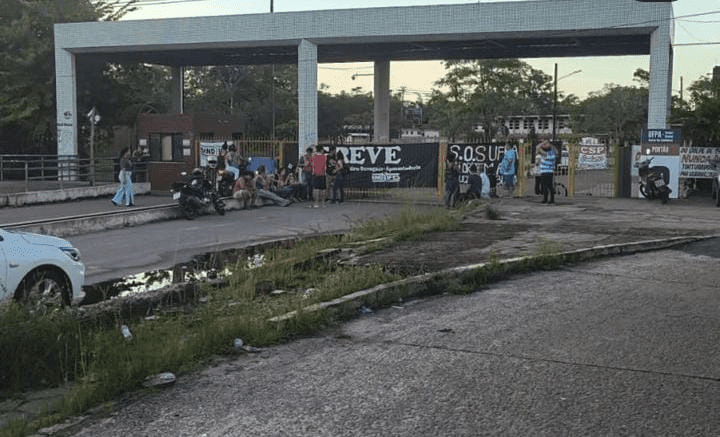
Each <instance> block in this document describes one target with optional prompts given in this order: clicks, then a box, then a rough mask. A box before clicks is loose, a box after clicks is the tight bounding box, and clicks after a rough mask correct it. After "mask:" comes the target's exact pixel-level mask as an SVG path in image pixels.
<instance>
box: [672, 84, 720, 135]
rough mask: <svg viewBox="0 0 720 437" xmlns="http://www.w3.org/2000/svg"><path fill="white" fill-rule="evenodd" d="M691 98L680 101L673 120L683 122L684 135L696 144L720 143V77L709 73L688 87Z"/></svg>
mask: <svg viewBox="0 0 720 437" xmlns="http://www.w3.org/2000/svg"><path fill="white" fill-rule="evenodd" d="M688 93H689V98H688V99H687V101H683V102H679V103H680V105H679V107H678V108H675V111H674V112H673V121H675V122H681V123H683V137H684V138H685V139H686V140H692V144H693V145H695V146H700V147H702V146H718V145H719V144H720V79H718V80H716V81H713V80H712V78H711V77H710V76H708V75H706V76H703V77H701V78H700V79H698V80H697V81H695V82H693V83H692V85H690V86H689V87H688Z"/></svg>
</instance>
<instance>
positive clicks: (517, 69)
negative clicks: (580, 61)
mask: <svg viewBox="0 0 720 437" xmlns="http://www.w3.org/2000/svg"><path fill="white" fill-rule="evenodd" d="M445 68H446V70H447V73H446V74H445V77H443V78H442V79H440V80H438V81H437V82H436V83H435V84H436V85H438V86H440V87H441V88H446V89H447V90H448V91H447V92H443V91H441V90H433V95H432V98H431V100H430V103H431V105H433V106H434V108H433V109H434V110H433V111H432V113H433V117H435V118H434V119H433V120H432V123H433V124H435V125H437V126H438V127H440V128H441V129H442V130H443V132H444V134H445V135H446V136H448V137H450V138H453V137H455V136H457V135H460V134H465V135H468V134H471V133H472V132H473V128H474V126H475V125H480V127H481V128H482V132H483V133H482V134H481V136H482V139H483V140H484V141H490V140H491V139H492V138H493V137H494V136H495V133H496V132H497V128H498V122H497V120H498V118H499V117H502V116H508V115H517V114H538V113H549V112H550V111H551V108H552V77H551V76H549V75H547V74H545V73H544V72H542V71H541V70H536V69H534V68H532V67H531V66H530V65H529V64H528V63H526V62H523V61H520V60H519V59H493V60H469V61H468V60H465V61H445Z"/></svg>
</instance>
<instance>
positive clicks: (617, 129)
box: [572, 84, 648, 144]
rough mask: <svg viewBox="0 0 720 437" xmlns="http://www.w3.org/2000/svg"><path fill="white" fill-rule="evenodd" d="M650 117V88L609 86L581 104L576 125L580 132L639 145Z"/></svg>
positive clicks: (591, 94) (593, 93) (592, 94)
mask: <svg viewBox="0 0 720 437" xmlns="http://www.w3.org/2000/svg"><path fill="white" fill-rule="evenodd" d="M647 117H648V89H647V88H638V87H627V86H619V85H614V84H607V85H605V87H604V88H603V89H602V90H601V91H598V92H592V93H590V95H589V97H588V98H587V99H585V100H584V101H582V102H581V103H580V105H579V106H578V108H577V110H576V112H575V113H574V114H573V120H572V123H573V124H572V126H573V131H574V132H578V133H579V132H586V133H590V134H593V133H608V134H610V136H611V141H614V142H617V143H619V144H623V143H625V142H634V143H638V142H639V141H640V132H641V131H642V129H643V128H644V127H645V126H646V125H647Z"/></svg>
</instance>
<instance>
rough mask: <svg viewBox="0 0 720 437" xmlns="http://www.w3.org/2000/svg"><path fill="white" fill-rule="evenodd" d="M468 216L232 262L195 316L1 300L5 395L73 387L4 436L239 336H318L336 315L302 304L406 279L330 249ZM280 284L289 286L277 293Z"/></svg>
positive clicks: (406, 219)
mask: <svg viewBox="0 0 720 437" xmlns="http://www.w3.org/2000/svg"><path fill="white" fill-rule="evenodd" d="M462 217H463V213H462V212H458V211H448V210H445V209H441V208H436V209H434V210H430V211H429V212H419V211H417V210H415V209H412V208H410V207H407V208H405V209H404V210H403V211H402V212H401V213H400V214H399V215H397V216H394V217H388V218H384V219H380V220H373V221H369V222H366V223H363V224H359V225H357V226H356V227H355V228H354V229H353V230H352V231H351V232H350V233H348V234H345V235H343V236H341V237H325V238H319V239H310V240H307V241H302V242H300V243H298V244H295V245H293V246H292V247H290V248H272V249H268V250H266V251H265V252H264V253H263V254H262V257H260V258H255V257H253V258H252V259H240V260H238V261H237V262H236V263H235V265H234V266H229V268H230V270H231V271H232V273H231V275H230V276H229V277H228V280H227V282H226V285H225V286H224V287H221V288H213V287H211V286H210V285H205V286H204V288H203V290H202V291H203V292H204V293H205V294H207V295H208V296H209V300H208V302H207V303H205V304H202V305H199V306H197V307H195V308H194V309H193V311H192V312H190V313H178V312H167V313H163V312H162V311H161V312H159V315H158V317H156V318H154V319H153V320H145V319H132V320H130V319H126V318H123V317H122V316H121V315H120V311H118V312H117V314H116V315H115V320H114V323H110V324H109V325H108V323H106V322H103V323H100V322H92V321H80V320H78V319H77V318H76V317H75V316H74V313H73V312H72V311H70V310H57V311H54V312H52V313H50V314H45V315H42V316H39V315H32V314H28V313H27V312H24V311H23V309H22V308H21V307H20V306H19V305H16V304H14V303H8V304H7V305H3V307H2V309H1V310H0V384H1V386H2V387H3V392H2V395H3V397H8V396H11V395H12V394H13V393H17V392H21V391H25V390H29V389H38V388H44V387H52V386H59V385H62V384H64V383H67V382H72V385H71V387H72V388H71V390H70V393H69V394H68V395H67V396H66V397H65V399H64V402H63V403H62V405H61V406H60V407H59V410H58V411H56V412H55V413H53V414H46V415H44V416H42V417H39V418H36V419H34V420H33V421H31V422H27V421H24V420H19V421H14V422H11V423H10V424H8V426H6V427H4V428H3V429H2V430H0V435H8V436H14V435H27V434H28V433H32V432H34V431H36V430H37V429H39V428H41V427H43V426H48V425H50V424H52V423H57V422H59V421H61V420H63V419H64V418H66V417H68V416H70V415H74V414H79V413H81V412H83V411H86V410H88V409H90V408H92V407H95V406H97V405H101V404H103V403H104V402H108V401H110V400H112V399H114V398H115V397H117V396H118V395H120V394H122V393H124V392H128V391H132V390H136V389H138V388H140V387H142V383H143V381H144V380H145V378H146V377H148V376H150V375H154V374H157V373H161V372H173V373H178V374H182V373H184V372H188V371H191V370H193V369H196V368H197V367H198V366H199V365H201V364H202V363H203V362H204V361H205V360H207V359H208V358H210V357H212V356H216V355H219V354H220V355H223V354H233V353H238V352H237V351H235V350H234V348H233V346H232V345H233V339H235V338H238V337H240V338H242V339H243V341H244V342H245V343H246V344H249V345H253V346H258V347H262V346H269V345H273V344H277V343H279V342H281V341H284V340H287V339H291V338H293V337H296V336H303V335H309V334H312V333H314V332H316V331H317V330H319V329H321V328H323V327H325V326H327V325H328V324H329V323H332V322H333V321H332V320H331V319H330V318H329V316H328V314H327V313H326V312H324V311H315V312H309V311H303V308H305V307H307V306H309V305H312V304H315V303H321V302H325V301H329V300H332V299H335V298H337V297H341V296H344V295H347V294H350V293H353V292H355V291H358V290H362V289H366V288H370V287H373V286H375V285H378V284H381V283H387V282H392V281H396V280H398V279H400V277H399V276H397V275H393V274H390V273H388V272H387V271H385V270H384V268H382V267H381V266H367V267H360V266H344V265H338V264H337V263H335V262H332V261H331V260H329V259H328V258H329V255H327V254H331V253H332V252H333V250H339V249H341V248H343V247H345V246H350V245H353V244H354V243H357V242H361V241H367V240H374V239H376V240H377V241H378V243H376V244H379V245H388V244H392V242H394V241H402V240H412V239H419V238H421V237H423V236H424V235H425V234H427V233H430V232H438V231H447V230H452V229H457V227H458V226H459V222H460V220H461V219H462ZM319 254H321V255H319ZM274 290H282V291H283V293H279V294H273V293H272V291H274ZM291 311H297V312H298V316H297V317H295V318H293V319H292V320H289V321H288V322H287V323H283V324H273V323H271V322H269V320H270V319H271V318H273V317H276V316H279V315H282V314H286V313H288V312H291ZM123 324H126V325H128V326H130V329H131V331H132V339H131V340H129V341H128V340H126V339H125V338H124V337H123V336H122V334H121V332H120V326H121V325H123Z"/></svg>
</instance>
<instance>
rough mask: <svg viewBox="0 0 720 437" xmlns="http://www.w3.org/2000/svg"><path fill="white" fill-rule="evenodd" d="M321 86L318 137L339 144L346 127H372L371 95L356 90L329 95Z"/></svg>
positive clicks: (361, 128)
mask: <svg viewBox="0 0 720 437" xmlns="http://www.w3.org/2000/svg"><path fill="white" fill-rule="evenodd" d="M324 89H325V88H324V87H323V86H321V90H320V92H318V137H320V138H324V139H328V140H331V141H334V142H341V140H342V138H343V137H344V136H345V134H346V133H347V129H346V128H347V127H348V126H358V127H359V130H362V131H365V127H370V126H372V125H373V97H372V93H369V92H368V93H363V92H362V88H356V89H355V90H354V91H353V92H352V93H347V92H345V91H343V92H341V93H340V94H335V95H333V94H329V93H327V92H325V91H324Z"/></svg>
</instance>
